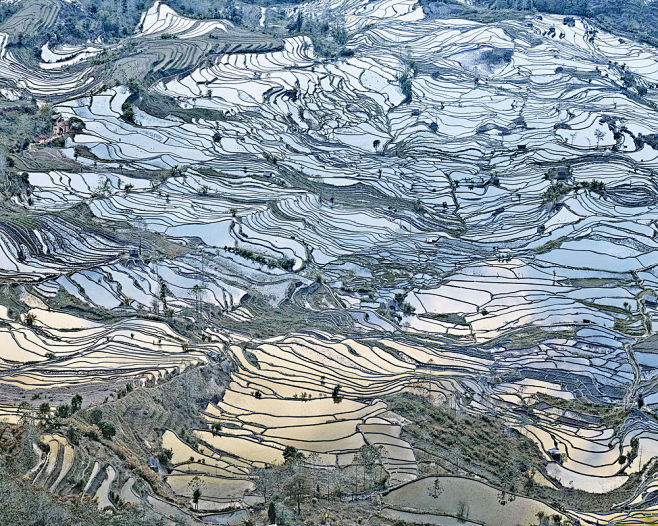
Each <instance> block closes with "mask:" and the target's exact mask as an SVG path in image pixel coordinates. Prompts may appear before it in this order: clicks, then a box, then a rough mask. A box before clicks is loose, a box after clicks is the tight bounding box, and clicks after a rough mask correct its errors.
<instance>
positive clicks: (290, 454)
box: [283, 446, 304, 462]
mask: <svg viewBox="0 0 658 526" xmlns="http://www.w3.org/2000/svg"><path fill="white" fill-rule="evenodd" d="M303 458H304V455H303V454H302V453H300V452H299V451H297V448H296V447H294V446H286V448H285V449H284V450H283V460H284V461H285V462H297V461H298V460H302V459H303Z"/></svg>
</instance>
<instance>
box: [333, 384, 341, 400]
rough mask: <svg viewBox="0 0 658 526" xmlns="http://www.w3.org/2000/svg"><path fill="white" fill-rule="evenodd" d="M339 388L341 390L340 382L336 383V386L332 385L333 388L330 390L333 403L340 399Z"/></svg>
mask: <svg viewBox="0 0 658 526" xmlns="http://www.w3.org/2000/svg"><path fill="white" fill-rule="evenodd" d="M340 390H341V386H340V384H338V385H337V386H336V387H334V390H333V391H332V392H331V398H333V399H334V403H336V404H337V403H339V402H340V401H341V396H340Z"/></svg>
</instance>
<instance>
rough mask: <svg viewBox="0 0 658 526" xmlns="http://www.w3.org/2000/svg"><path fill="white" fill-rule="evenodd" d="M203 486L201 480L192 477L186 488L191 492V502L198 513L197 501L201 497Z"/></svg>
mask: <svg viewBox="0 0 658 526" xmlns="http://www.w3.org/2000/svg"><path fill="white" fill-rule="evenodd" d="M203 485H204V484H203V480H201V479H200V478H199V477H193V478H192V480H190V483H189V484H188V487H189V488H190V489H191V490H192V502H193V503H194V506H195V507H196V509H197V511H199V500H200V499H201V495H203V491H202V489H203Z"/></svg>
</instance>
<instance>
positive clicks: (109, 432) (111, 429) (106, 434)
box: [98, 422, 117, 440]
mask: <svg viewBox="0 0 658 526" xmlns="http://www.w3.org/2000/svg"><path fill="white" fill-rule="evenodd" d="M98 427H100V429H101V433H103V438H105V439H107V440H109V439H110V438H112V437H113V436H114V435H116V434H117V428H116V426H115V425H114V424H113V423H112V422H101V424H100V425H99V426H98Z"/></svg>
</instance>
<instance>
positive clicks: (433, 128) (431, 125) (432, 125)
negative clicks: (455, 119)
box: [430, 122, 439, 132]
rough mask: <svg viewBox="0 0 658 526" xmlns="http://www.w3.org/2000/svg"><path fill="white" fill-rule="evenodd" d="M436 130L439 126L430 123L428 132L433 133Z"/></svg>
mask: <svg viewBox="0 0 658 526" xmlns="http://www.w3.org/2000/svg"><path fill="white" fill-rule="evenodd" d="M438 129H439V125H438V124H437V123H436V122H432V123H431V124H430V130H432V131H433V132H435V131H436V130H438Z"/></svg>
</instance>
